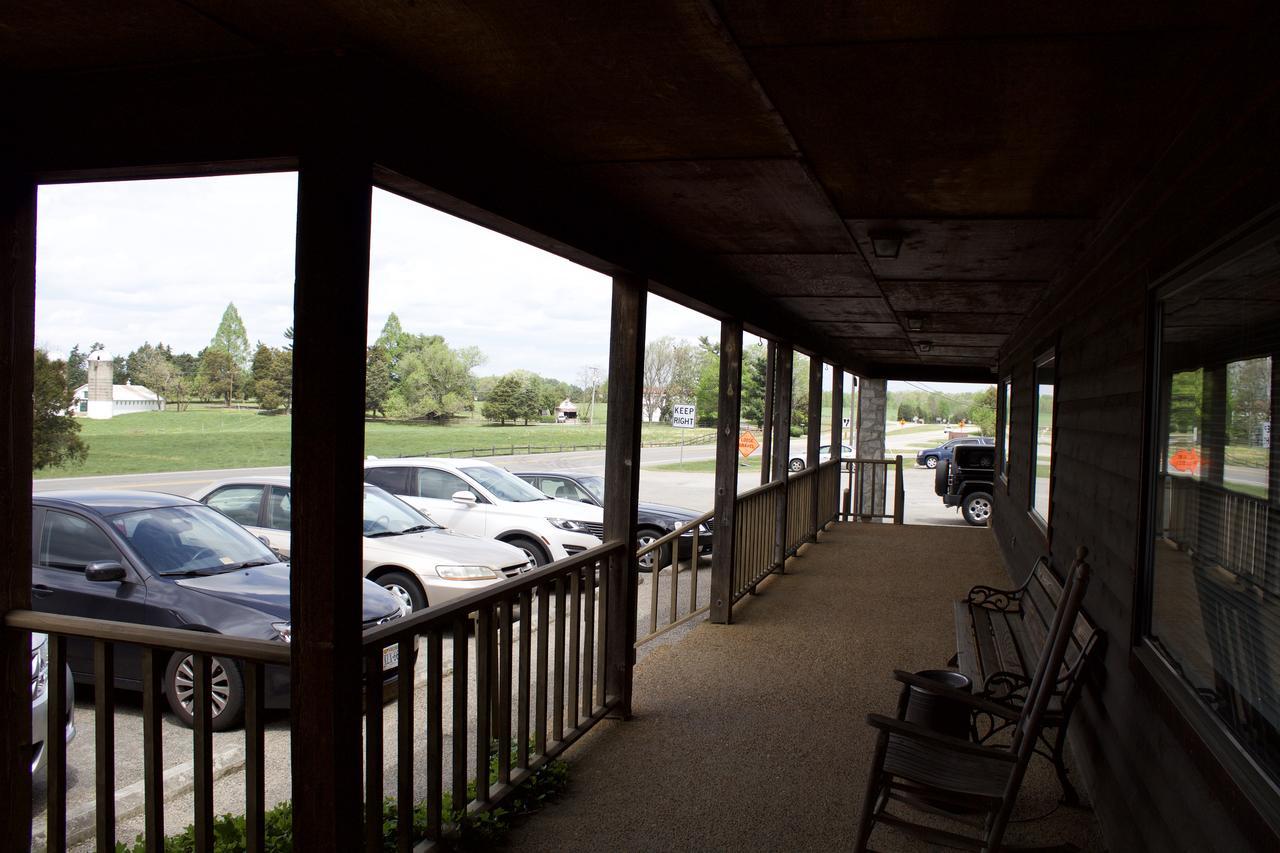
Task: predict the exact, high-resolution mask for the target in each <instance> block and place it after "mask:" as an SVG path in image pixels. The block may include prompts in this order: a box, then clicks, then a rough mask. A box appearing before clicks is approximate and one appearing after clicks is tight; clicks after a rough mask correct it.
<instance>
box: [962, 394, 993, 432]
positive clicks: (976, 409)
mask: <svg viewBox="0 0 1280 853" xmlns="http://www.w3.org/2000/svg"><path fill="white" fill-rule="evenodd" d="M967 414H968V415H969V418H968V419H969V420H971V421H972V422H973V423H974V424H976V425H977V426H978V428H979V429H981V430H982V434H983V435H995V434H996V386H994V385H992V386H991V387H990V388H987V389H986V390H984V391H980V392H978V396H977V400H976V401H974V402H973V403H971V404H970V405H969V406H968V411H967Z"/></svg>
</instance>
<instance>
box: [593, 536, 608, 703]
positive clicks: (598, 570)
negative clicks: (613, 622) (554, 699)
mask: <svg viewBox="0 0 1280 853" xmlns="http://www.w3.org/2000/svg"><path fill="white" fill-rule="evenodd" d="M591 571H592V572H594V574H595V576H596V579H597V583H599V585H600V593H599V595H597V596H596V614H597V618H596V622H597V625H596V702H595V705H594V706H593V709H594V708H595V707H603V706H604V702H605V696H604V679H605V666H606V664H607V663H608V660H607V658H608V656H607V655H606V654H605V639H606V638H607V637H608V636H609V630H608V625H607V621H608V618H609V608H608V607H607V606H606V602H608V600H609V564H608V562H607V561H605V562H600V563H596V564H595V566H594V567H593V568H592V570H591Z"/></svg>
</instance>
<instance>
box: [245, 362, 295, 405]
mask: <svg viewBox="0 0 1280 853" xmlns="http://www.w3.org/2000/svg"><path fill="white" fill-rule="evenodd" d="M263 350H265V353H264V352H263ZM253 369H254V375H253V382H254V385H255V386H257V389H258V405H259V406H261V407H262V408H263V409H266V410H267V411H278V410H280V409H283V410H285V411H286V412H287V411H289V407H290V406H291V405H292V403H293V353H292V352H291V351H289V350H284V349H271V348H270V347H259V348H258V354H257V355H256V356H255V357H254V360H253Z"/></svg>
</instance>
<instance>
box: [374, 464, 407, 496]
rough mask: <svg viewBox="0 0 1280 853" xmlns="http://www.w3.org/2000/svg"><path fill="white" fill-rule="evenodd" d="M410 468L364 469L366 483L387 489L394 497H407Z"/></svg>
mask: <svg viewBox="0 0 1280 853" xmlns="http://www.w3.org/2000/svg"><path fill="white" fill-rule="evenodd" d="M408 473H409V469H408V468H401V467H391V466H388V467H386V468H381V467H379V468H366V469H364V481H365V482H366V483H369V484H371V485H374V486H377V487H378V488H380V489H386V490H387V491H388V492H390V493H391V494H393V495H407V494H409V490H408V489H407V488H406V482H407V479H408V478H407V475H408Z"/></svg>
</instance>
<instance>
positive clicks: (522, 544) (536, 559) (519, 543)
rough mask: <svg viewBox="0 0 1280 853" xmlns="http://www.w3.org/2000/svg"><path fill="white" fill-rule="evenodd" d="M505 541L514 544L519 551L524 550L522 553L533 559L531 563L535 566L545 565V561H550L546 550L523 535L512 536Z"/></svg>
mask: <svg viewBox="0 0 1280 853" xmlns="http://www.w3.org/2000/svg"><path fill="white" fill-rule="evenodd" d="M505 541H506V543H507V544H508V545H514V546H515V547H517V548H519V549H520V550H521V551H524V555H525V556H526V557H528V558H529V559H530V560H533V564H534V565H535V566H545V565H546V564H547V563H549V562H551V560H550V558H549V557H548V556H547V554H546V552H544V551H543V550H542V549H541V548H539V547H538V546H537V545H535V544H534V542H533V540H532V539H526V538H525V537H523V536H513V537H511V538H510V539H507V540H505Z"/></svg>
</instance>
